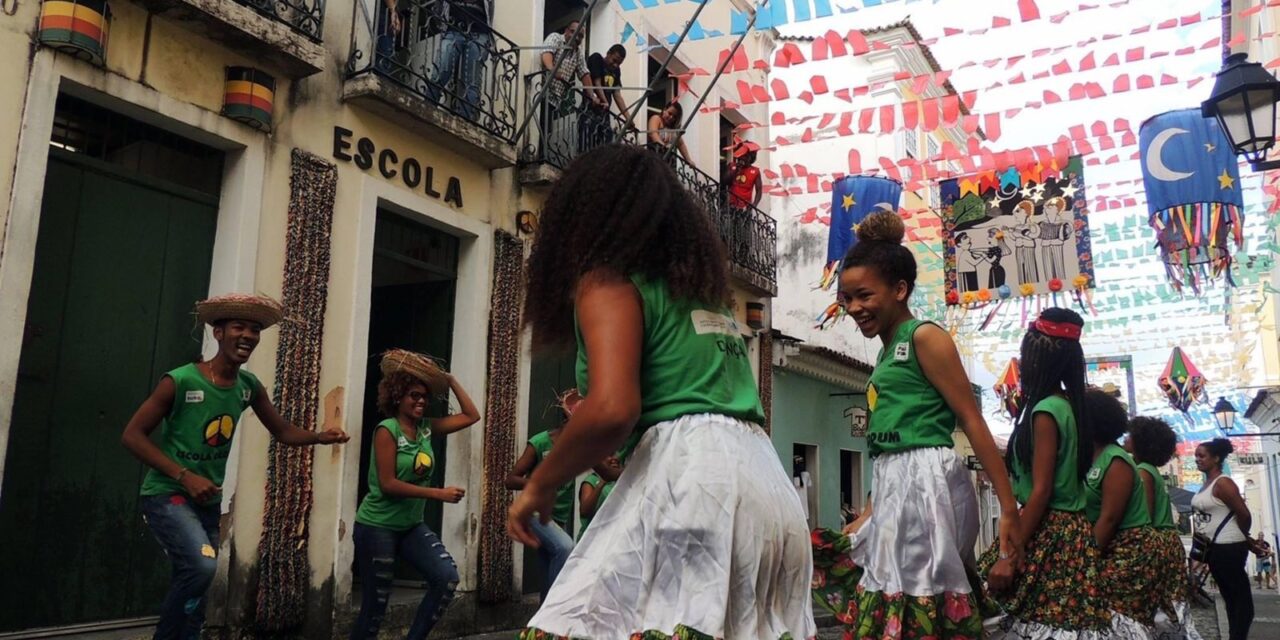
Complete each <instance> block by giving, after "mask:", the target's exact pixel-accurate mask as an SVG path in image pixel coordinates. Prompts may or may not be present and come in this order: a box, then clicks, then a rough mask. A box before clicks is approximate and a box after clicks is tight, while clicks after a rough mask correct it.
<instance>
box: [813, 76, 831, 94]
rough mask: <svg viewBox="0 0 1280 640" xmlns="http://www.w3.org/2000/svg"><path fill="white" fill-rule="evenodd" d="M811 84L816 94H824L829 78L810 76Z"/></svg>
mask: <svg viewBox="0 0 1280 640" xmlns="http://www.w3.org/2000/svg"><path fill="white" fill-rule="evenodd" d="M809 86H810V87H813V93H814V94H815V95H822V94H824V93H826V92H827V79H826V78H824V77H822V76H813V77H812V78H809Z"/></svg>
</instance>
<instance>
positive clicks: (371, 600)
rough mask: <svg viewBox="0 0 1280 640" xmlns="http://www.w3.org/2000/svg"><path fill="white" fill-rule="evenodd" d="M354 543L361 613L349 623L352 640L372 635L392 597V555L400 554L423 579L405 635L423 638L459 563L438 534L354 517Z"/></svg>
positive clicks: (370, 639) (444, 604) (444, 603)
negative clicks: (421, 592)
mask: <svg viewBox="0 0 1280 640" xmlns="http://www.w3.org/2000/svg"><path fill="white" fill-rule="evenodd" d="M352 537H354V538H355V542H356V569H357V570H358V571H359V572H360V580H361V586H360V592H361V593H360V615H359V616H357V617H356V623H355V626H353V627H351V640H376V639H377V637H378V629H379V628H380V627H381V626H382V616H383V614H384V613H386V611H387V599H388V598H389V597H390V596H391V581H392V580H393V579H394V578H395V566H396V556H397V555H399V556H400V557H402V558H404V559H405V560H406V561H408V563H409V564H410V565H412V566H413V568H414V569H416V570H417V571H418V573H421V574H422V576H423V577H424V578H426V580H427V592H426V593H425V594H424V595H423V596H422V603H421V604H419V605H418V612H417V613H416V614H414V616H413V624H412V625H411V626H410V627H409V634H408V635H406V636H405V638H407V639H408V640H422V639H423V638H426V637H427V634H428V633H431V628H432V627H434V626H436V622H438V621H439V620H440V616H442V615H444V610H445V609H448V608H449V603H450V602H452V601H453V592H454V590H455V589H457V588H458V567H457V565H455V564H454V563H453V556H450V555H449V552H448V551H447V550H445V548H444V545H443V544H441V542H440V538H439V537H437V536H436V534H435V532H434V531H432V530H431V528H430V527H428V526H427V525H425V524H419V525H418V526H416V527H414V528H412V529H409V530H407V531H394V530H392V529H383V528H382V527H374V526H370V525H366V524H361V523H359V522H357V523H356V525H355V531H354V533H353V534H352Z"/></svg>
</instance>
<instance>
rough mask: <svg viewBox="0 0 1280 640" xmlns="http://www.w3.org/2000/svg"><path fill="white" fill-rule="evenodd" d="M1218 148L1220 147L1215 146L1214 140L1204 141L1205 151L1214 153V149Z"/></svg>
mask: <svg viewBox="0 0 1280 640" xmlns="http://www.w3.org/2000/svg"><path fill="white" fill-rule="evenodd" d="M1217 148H1218V147H1216V146H1214V144H1213V143H1212V142H1206V143H1204V151H1205V153H1213V152H1214V150H1216V149H1217Z"/></svg>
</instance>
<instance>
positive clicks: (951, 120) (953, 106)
mask: <svg viewBox="0 0 1280 640" xmlns="http://www.w3.org/2000/svg"><path fill="white" fill-rule="evenodd" d="M959 117H960V100H959V98H957V97H956V96H953V95H947V96H943V97H942V124H944V125H946V126H948V127H954V126H956V120H957V119H958V118H959ZM971 133H972V132H971Z"/></svg>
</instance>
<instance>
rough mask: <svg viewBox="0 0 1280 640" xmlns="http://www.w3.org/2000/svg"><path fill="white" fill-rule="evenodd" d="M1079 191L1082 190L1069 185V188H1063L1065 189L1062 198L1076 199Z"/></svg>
mask: <svg viewBox="0 0 1280 640" xmlns="http://www.w3.org/2000/svg"><path fill="white" fill-rule="evenodd" d="M1079 190H1080V187H1076V186H1072V185H1067V186H1065V187H1063V188H1062V197H1064V198H1074V197H1076V192H1077V191H1079Z"/></svg>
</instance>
